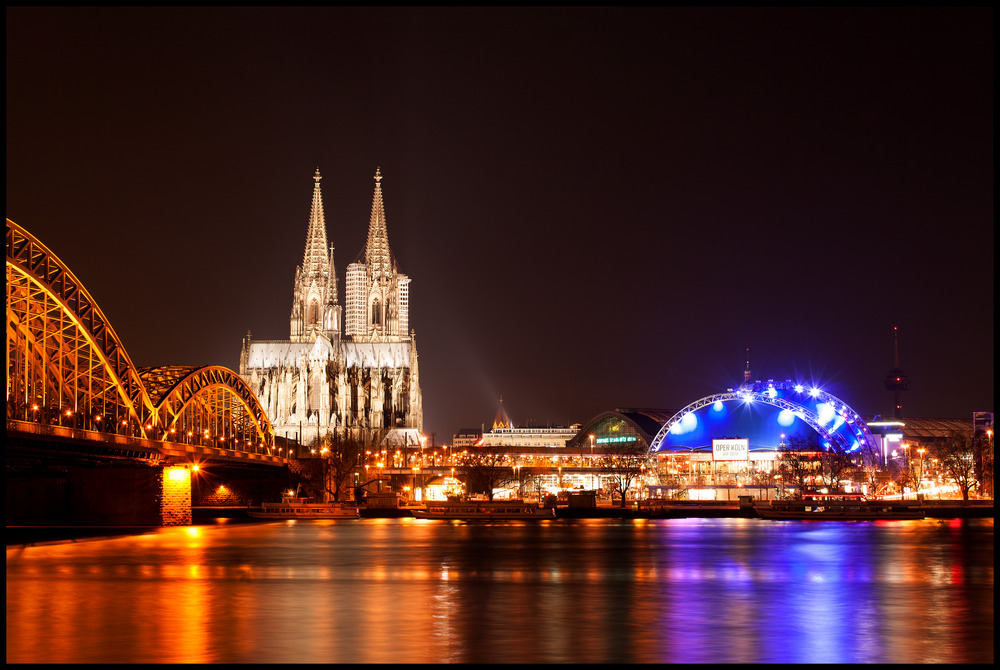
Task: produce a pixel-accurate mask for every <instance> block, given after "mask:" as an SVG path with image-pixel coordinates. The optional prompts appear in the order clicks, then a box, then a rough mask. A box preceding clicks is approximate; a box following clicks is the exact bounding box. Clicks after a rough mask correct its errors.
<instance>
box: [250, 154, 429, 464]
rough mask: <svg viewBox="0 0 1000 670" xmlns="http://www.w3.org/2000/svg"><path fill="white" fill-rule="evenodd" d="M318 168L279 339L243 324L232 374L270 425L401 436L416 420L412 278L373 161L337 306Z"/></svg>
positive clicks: (307, 435) (315, 436) (304, 438)
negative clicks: (364, 222) (401, 262)
mask: <svg viewBox="0 0 1000 670" xmlns="http://www.w3.org/2000/svg"><path fill="white" fill-rule="evenodd" d="M321 179H322V177H321V176H320V173H319V170H318V169H317V170H316V173H315V175H314V176H313V180H314V186H313V197H312V207H311V210H310V214H309V226H308V230H307V233H306V245H305V253H304V254H303V259H302V265H300V266H299V267H298V268H297V269H296V271H295V283H294V286H293V291H292V296H293V297H292V310H291V315H290V320H289V325H290V333H289V338H288V339H287V340H253V339H252V338H251V334H250V333H249V332H248V333H247V335H246V337H245V338H244V340H243V349H242V352H241V355H240V375H241V376H242V377H243V378H244V380H246V382H247V383H248V384H249V385H250V387H251V388H252V389H253V390H254V392H255V393H256V394H257V397H258V398H259V399H260V402H261V404H262V405H263V406H264V409H265V411H266V412H267V415H268V417H269V418H270V420H271V424H272V426H273V427H274V432H275V435H278V436H282V437H287V438H290V439H291V438H295V439H299V440H300V441H301V442H302V443H303V444H307V445H315V444H316V443H317V442H320V441H322V439H323V437H324V436H326V435H328V434H337V435H340V436H348V435H349V436H352V437H356V438H362V439H374V438H376V437H385V435H386V434H387V433H390V432H392V433H394V434H398V436H401V437H402V438H408V436H413V435H418V434H419V432H420V431H422V430H423V400H422V396H421V391H420V381H419V369H418V365H417V348H416V343H415V338H414V334H413V333H412V332H408V331H407V329H408V328H409V322H410V318H409V284H410V279H409V277H407V276H406V275H405V274H402V273H401V272H400V271H399V268H398V266H397V264H396V259H395V257H394V256H393V254H392V251H391V250H390V248H389V238H388V232H387V229H386V220H385V210H384V206H383V202H382V187H381V181H382V175H381V172H380V171H378V170H376V173H375V192H374V196H373V198H372V210H371V218H370V219H369V223H368V240H367V243H366V244H365V247H364V249H363V250H362V252H361V253H360V254H359V258H358V259H357V260H356V261H355V262H354V263H351V264H350V265H349V266H348V267H347V277H346V279H347V282H346V287H345V288H346V313H344V314H343V315H342V310H341V306H340V301H339V299H338V282H337V276H336V266H335V264H334V258H333V246H332V245H331V246H329V247H328V246H327V236H326V220H325V217H324V213H323V198H322V193H321V191H320V180H321Z"/></svg>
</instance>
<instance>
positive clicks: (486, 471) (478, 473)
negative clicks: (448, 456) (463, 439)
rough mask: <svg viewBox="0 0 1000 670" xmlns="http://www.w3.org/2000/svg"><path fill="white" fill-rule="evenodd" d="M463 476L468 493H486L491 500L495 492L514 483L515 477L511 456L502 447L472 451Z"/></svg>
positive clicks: (488, 447) (480, 448)
mask: <svg viewBox="0 0 1000 670" xmlns="http://www.w3.org/2000/svg"><path fill="white" fill-rule="evenodd" d="M462 474H463V476H464V478H465V489H466V491H470V492H475V493H485V494H486V497H487V498H488V499H489V500H493V491H494V490H496V489H498V488H503V487H504V486H507V485H509V484H511V483H513V482H514V476H515V475H514V467H513V462H512V461H511V458H510V454H509V453H508V452H507V450H506V449H504V448H503V447H500V446H486V447H476V448H475V449H470V450H469V455H468V457H467V458H466V461H465V465H464V466H463V467H462Z"/></svg>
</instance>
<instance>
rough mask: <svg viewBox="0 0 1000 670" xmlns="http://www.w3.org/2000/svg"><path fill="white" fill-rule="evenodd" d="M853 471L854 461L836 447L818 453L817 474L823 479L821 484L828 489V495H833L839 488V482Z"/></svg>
mask: <svg viewBox="0 0 1000 670" xmlns="http://www.w3.org/2000/svg"><path fill="white" fill-rule="evenodd" d="M853 469H854V460H853V459H852V457H851V456H849V455H848V454H845V453H844V452H843V451H840V450H839V449H837V448H836V447H830V448H829V449H826V450H822V451H820V453H819V473H820V476H822V477H823V483H825V484H826V486H827V488H829V489H830V493H834V492H836V491H835V490H836V489H839V488H840V482H841V481H842V480H843V479H845V478H846V477H847V476H848V475H850V474H851V471H852V470H853Z"/></svg>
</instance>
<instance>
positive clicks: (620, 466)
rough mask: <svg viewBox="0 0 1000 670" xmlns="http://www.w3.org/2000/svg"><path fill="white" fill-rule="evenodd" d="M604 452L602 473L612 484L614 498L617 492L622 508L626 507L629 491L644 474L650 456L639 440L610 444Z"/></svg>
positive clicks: (605, 447)
mask: <svg viewBox="0 0 1000 670" xmlns="http://www.w3.org/2000/svg"><path fill="white" fill-rule="evenodd" d="M603 451H604V454H603V455H602V457H601V471H602V472H603V473H604V474H605V479H606V480H608V482H609V483H610V488H611V495H612V498H613V497H614V493H615V491H617V492H618V494H619V495H620V496H621V504H622V507H625V505H626V498H627V495H628V491H629V489H630V488H632V485H633V484H635V483H636V482H637V481H638V479H639V477H640V476H641V475H642V473H643V472H644V470H645V467H646V465H647V463H648V461H649V454H648V453H647V452H646V448H645V447H644V446H643V444H642V443H641V442H640V441H639V440H633V441H631V442H610V443H608V444H607V445H605V446H604V447H603Z"/></svg>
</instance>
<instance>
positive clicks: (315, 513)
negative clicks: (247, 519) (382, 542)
mask: <svg viewBox="0 0 1000 670" xmlns="http://www.w3.org/2000/svg"><path fill="white" fill-rule="evenodd" d="M247 514H249V515H250V516H251V517H253V518H254V519H302V520H304V521H309V520H318V519H357V518H358V517H360V516H361V512H360V511H359V510H358V508H357V507H354V506H352V505H345V504H344V503H338V502H326V503H321V502H316V501H315V500H313V499H312V498H299V497H298V496H294V495H286V496H282V497H281V502H280V503H263V504H262V505H261V507H260V509H251V510H249V511H248V512H247Z"/></svg>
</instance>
